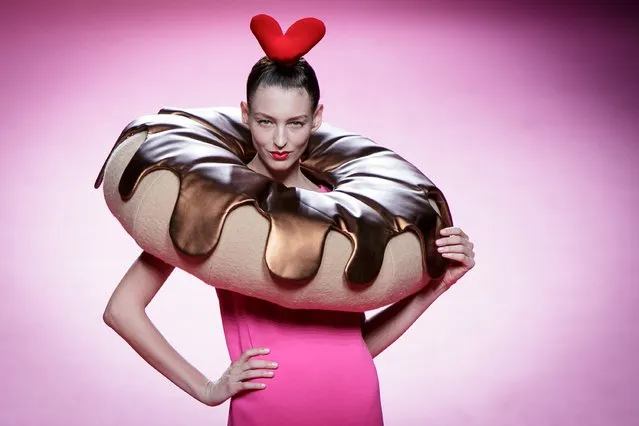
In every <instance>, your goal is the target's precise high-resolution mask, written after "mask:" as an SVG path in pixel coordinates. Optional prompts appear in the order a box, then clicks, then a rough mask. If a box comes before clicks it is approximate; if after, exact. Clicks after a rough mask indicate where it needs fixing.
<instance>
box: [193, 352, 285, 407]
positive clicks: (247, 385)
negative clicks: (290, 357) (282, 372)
mask: <svg viewBox="0 0 639 426" xmlns="http://www.w3.org/2000/svg"><path fill="white" fill-rule="evenodd" d="M269 352H270V350H269V349H266V348H253V349H249V350H247V351H246V352H244V353H243V354H242V355H241V356H240V358H239V359H238V360H237V361H235V362H233V363H231V365H230V366H229V368H227V369H226V371H225V372H224V374H222V377H220V379H219V380H218V381H216V382H212V381H208V382H207V383H206V385H205V388H204V390H203V392H202V397H201V398H200V400H201V402H202V403H204V404H206V405H210V406H216V405H220V404H222V403H223V402H224V401H226V400H227V399H229V398H231V397H232V396H234V395H236V394H238V393H240V392H242V391H252V390H262V389H265V388H266V384H265V383H260V382H253V381H248V380H250V379H256V378H272V377H273V376H274V375H275V372H274V371H273V370H274V369H276V368H277V363H275V362H272V361H266V360H259V359H252V358H253V357H255V356H258V355H267V354H268V353H269Z"/></svg>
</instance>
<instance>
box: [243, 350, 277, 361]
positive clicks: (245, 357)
mask: <svg viewBox="0 0 639 426" xmlns="http://www.w3.org/2000/svg"><path fill="white" fill-rule="evenodd" d="M270 352H271V350H270V349H268V348H251V349H247V350H246V351H244V352H243V353H242V355H240V357H239V358H238V360H237V362H238V363H244V362H247V361H248V360H249V358H252V357H254V356H258V355H266V354H268V353H270Z"/></svg>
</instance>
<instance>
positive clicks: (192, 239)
mask: <svg viewBox="0 0 639 426" xmlns="http://www.w3.org/2000/svg"><path fill="white" fill-rule="evenodd" d="M142 131H148V136H147V139H146V141H145V142H144V143H143V144H142V145H141V146H140V148H139V149H138V150H137V152H136V153H135V155H134V156H133V158H132V159H131V161H130V163H129V164H128V166H127V167H126V169H125V171H124V174H123V175H122V178H121V180H120V182H119V187H118V189H119V193H120V195H121V197H122V199H123V200H124V201H126V200H128V199H130V198H131V197H132V196H133V194H134V192H135V190H136V187H137V186H138V184H139V182H140V181H141V180H142V179H143V178H144V177H145V176H146V175H148V174H149V173H151V172H153V171H156V170H159V169H166V170H170V171H172V172H173V173H175V174H176V175H177V176H178V177H179V180H180V190H179V195H178V199H177V203H176V205H175V208H174V210H173V214H172V216H171V221H170V229H169V233H170V236H171V239H172V241H173V244H174V245H175V247H176V248H177V250H179V251H180V252H181V253H183V254H185V255H187V256H191V257H193V258H194V260H197V259H198V258H204V259H206V258H207V257H208V256H210V255H211V253H212V252H213V250H215V247H216V245H217V242H218V240H219V238H220V234H221V232H222V228H223V227H224V221H225V218H226V216H227V215H228V214H229V212H231V211H232V210H233V209H234V208H236V207H237V206H240V205H243V204H247V203H250V204H252V205H254V206H255V208H256V209H257V210H258V211H259V212H260V213H261V214H263V215H264V216H265V217H266V218H267V219H269V221H270V224H271V228H270V232H269V236H268V241H267V244H266V252H265V254H264V256H265V261H266V265H267V267H268V269H269V271H270V272H271V274H273V275H275V276H276V277H278V278H282V279H289V280H308V279H311V278H312V277H313V276H314V275H315V274H316V272H317V270H318V268H319V265H320V263H321V261H322V252H323V248H324V244H325V240H326V235H327V234H328V231H329V230H330V229H334V230H337V231H338V232H341V233H343V234H344V235H346V236H347V237H349V238H350V240H351V242H352V244H353V253H352V256H351V258H350V259H349V260H348V262H347V264H346V270H345V271H344V272H345V277H346V279H347V280H348V281H349V282H351V283H354V284H368V283H371V282H372V281H374V280H375V278H376V277H377V274H378V273H379V271H380V268H381V265H382V260H383V256H384V252H385V248H386V244H387V243H388V241H389V240H390V239H391V238H392V237H394V236H396V235H397V234H399V233H402V232H405V231H408V232H414V233H415V234H416V235H417V236H418V237H419V239H420V241H421V244H422V258H423V261H424V271H427V275H428V276H429V278H430V279H436V278H439V277H440V276H441V275H442V274H443V272H444V271H445V268H446V267H447V265H448V263H449V261H448V260H447V259H445V258H443V257H442V256H441V255H440V254H439V253H438V252H437V249H436V246H435V242H434V241H435V239H436V238H438V233H439V230H440V229H441V228H443V227H448V226H452V218H451V215H450V212H449V209H448V205H447V203H446V200H445V198H444V196H443V194H442V192H441V191H440V190H439V189H438V188H437V187H435V185H434V184H433V183H432V182H431V181H430V180H429V179H428V178H427V177H426V176H424V175H423V174H422V173H421V172H420V171H419V170H418V169H417V168H416V167H415V166H413V165H412V164H411V163H409V162H408V161H406V160H404V159H403V158H401V157H400V156H399V155H397V154H396V153H394V152H392V151H391V150H389V149H387V148H384V147H382V146H380V145H378V144H376V143H375V142H373V141H371V140H370V139H367V138H365V137H362V136H359V135H356V134H352V133H349V132H346V131H343V130H341V129H337V128H334V127H331V126H329V125H327V124H323V125H322V127H321V128H320V129H319V130H318V131H317V132H315V133H314V134H313V135H312V136H311V139H310V141H309V144H308V148H307V150H306V152H305V153H304V155H303V156H302V162H301V165H302V168H303V170H304V172H305V174H307V176H309V177H310V178H311V179H313V180H315V181H318V182H323V183H325V184H328V185H329V186H331V187H332V188H333V191H332V192H329V193H319V192H314V191H309V190H304V189H299V188H287V187H285V186H284V185H282V184H280V183H277V182H275V181H273V180H271V179H269V178H267V177H265V176H263V175H261V174H259V173H256V172H254V171H252V170H251V169H249V168H248V167H247V166H246V164H247V163H248V162H249V161H250V160H251V159H252V158H253V157H254V156H255V154H256V152H255V149H254V147H253V144H252V142H251V135H250V132H249V130H248V129H247V127H246V126H245V125H244V124H243V123H242V121H241V115H240V111H239V108H201V109H170V108H164V109H162V110H160V111H159V113H158V114H155V115H148V116H143V117H141V118H139V119H137V120H135V121H133V122H131V123H130V124H129V125H128V126H127V127H126V128H125V129H124V130H123V132H122V133H121V135H120V137H119V138H118V140H117V141H116V144H115V146H114V148H113V150H115V148H116V147H117V146H118V145H119V144H120V143H121V142H122V141H123V140H125V139H126V138H128V137H130V136H131V135H133V134H135V133H138V132H142ZM113 150H112V151H111V154H112V153H113ZM111 154H109V157H110V156H111ZM108 160H109V158H107V160H106V161H105V163H104V166H103V167H102V170H101V171H100V174H99V176H98V178H97V180H96V182H95V188H99V187H100V185H101V183H102V179H103V176H104V171H105V167H106V164H107V162H108Z"/></svg>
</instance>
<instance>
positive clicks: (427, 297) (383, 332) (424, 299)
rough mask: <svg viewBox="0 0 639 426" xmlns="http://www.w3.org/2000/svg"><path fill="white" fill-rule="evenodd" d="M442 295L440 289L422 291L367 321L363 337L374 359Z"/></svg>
mask: <svg viewBox="0 0 639 426" xmlns="http://www.w3.org/2000/svg"><path fill="white" fill-rule="evenodd" d="M442 293H443V291H442V289H441V288H440V287H437V288H434V289H430V288H429V290H428V291H426V290H422V291H421V292H419V293H417V294H414V295H412V296H409V297H407V298H405V299H403V300H401V301H399V302H397V303H394V304H392V305H390V306H389V307H387V308H386V309H384V310H382V311H380V312H378V313H377V314H376V315H374V316H373V317H371V318H369V319H367V320H366V322H365V323H364V325H363V327H362V336H363V337H364V341H365V342H366V346H368V350H369V351H370V353H371V355H372V356H373V358H375V357H376V356H377V355H379V354H380V353H382V352H383V351H384V350H385V349H386V348H387V347H389V346H390V345H391V344H393V343H394V342H395V341H396V340H397V339H399V338H400V337H401V336H402V335H403V334H404V333H405V332H406V330H408V328H409V327H410V326H411V325H413V324H414V323H415V321H417V318H419V317H420V316H421V315H422V314H423V313H424V311H426V309H428V307H429V306H430V305H431V304H432V303H433V302H434V301H435V300H437V298H438V297H439V296H440V295H441V294H442Z"/></svg>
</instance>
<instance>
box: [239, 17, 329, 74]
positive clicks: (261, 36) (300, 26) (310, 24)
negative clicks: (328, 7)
mask: <svg viewBox="0 0 639 426" xmlns="http://www.w3.org/2000/svg"><path fill="white" fill-rule="evenodd" d="M251 31H252V32H253V35H255V38H256V39H257V41H258V42H259V43H260V46H261V47H262V49H263V50H264V53H266V56H268V58H269V59H271V60H272V61H273V62H278V63H281V64H285V65H292V64H294V63H295V62H297V60H298V59H299V58H301V57H302V56H304V55H305V54H307V53H308V52H309V51H310V50H311V49H312V48H313V47H314V46H315V45H316V44H317V43H319V41H320V40H321V39H322V38H323V37H324V35H325V34H326V26H325V25H324V22H322V21H320V20H319V19H317V18H303V19H300V20H298V21H297V22H295V23H294V24H293V25H291V26H290V27H289V29H288V30H286V33H282V27H280V24H279V23H278V22H277V21H276V20H275V19H274V18H273V17H271V16H269V15H264V14H260V15H256V16H254V17H253V19H251Z"/></svg>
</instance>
